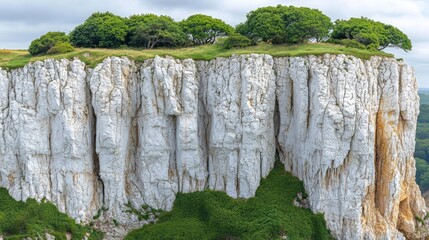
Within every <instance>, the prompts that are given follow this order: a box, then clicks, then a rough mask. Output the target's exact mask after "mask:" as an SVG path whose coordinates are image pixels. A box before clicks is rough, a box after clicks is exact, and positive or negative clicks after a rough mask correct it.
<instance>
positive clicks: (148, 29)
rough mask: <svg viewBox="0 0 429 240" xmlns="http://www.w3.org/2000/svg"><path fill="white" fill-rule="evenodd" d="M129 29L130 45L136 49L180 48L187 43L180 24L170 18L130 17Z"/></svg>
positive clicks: (153, 15)
mask: <svg viewBox="0 0 429 240" xmlns="http://www.w3.org/2000/svg"><path fill="white" fill-rule="evenodd" d="M128 27H129V34H128V37H127V38H128V39H129V42H128V45H130V46H134V47H145V48H149V49H152V48H154V47H156V46H158V45H166V46H180V45H183V44H185V43H186V41H187V39H186V35H185V33H184V32H183V31H182V29H181V28H180V27H179V24H178V23H176V22H175V21H174V20H173V19H172V18H171V17H168V16H157V15H155V14H146V15H134V16H131V17H130V19H129V21H128Z"/></svg>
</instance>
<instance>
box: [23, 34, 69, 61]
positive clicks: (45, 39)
mask: <svg viewBox="0 0 429 240" xmlns="http://www.w3.org/2000/svg"><path fill="white" fill-rule="evenodd" d="M68 42H69V38H68V36H67V35H66V34H65V33H63V32H48V33H46V34H45V35H43V36H41V37H40V38H38V39H35V40H34V41H32V42H31V44H30V47H29V48H28V51H29V52H30V54H31V55H33V56H34V55H39V54H45V53H47V52H48V51H49V50H50V49H51V48H52V47H53V46H55V45H56V44H60V43H68Z"/></svg>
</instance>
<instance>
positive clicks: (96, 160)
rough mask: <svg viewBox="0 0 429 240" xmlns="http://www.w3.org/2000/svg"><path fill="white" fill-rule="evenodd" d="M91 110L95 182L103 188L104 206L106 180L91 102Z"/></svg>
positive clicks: (102, 200)
mask: <svg viewBox="0 0 429 240" xmlns="http://www.w3.org/2000/svg"><path fill="white" fill-rule="evenodd" d="M89 96H90V98H89V99H90V100H89V102H91V99H92V95H91V93H90V94H89ZM90 110H91V113H90V114H91V116H92V117H91V119H92V120H93V122H92V139H91V145H92V147H91V149H92V159H93V173H94V176H95V178H96V180H97V182H95V183H94V184H95V186H94V187H95V189H97V190H101V192H100V193H99V194H101V196H100V197H101V204H102V206H104V205H105V204H106V202H105V196H106V195H105V189H104V181H103V179H102V178H101V175H100V158H99V155H98V153H97V115H96V114H95V110H94V107H93V106H92V104H90Z"/></svg>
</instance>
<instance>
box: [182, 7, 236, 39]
mask: <svg viewBox="0 0 429 240" xmlns="http://www.w3.org/2000/svg"><path fill="white" fill-rule="evenodd" d="M180 25H181V26H182V29H183V31H184V32H185V33H186V34H187V35H188V36H189V38H190V40H191V41H192V42H193V43H194V44H196V45H202V44H211V43H214V42H215V41H216V38H217V37H221V36H228V35H230V34H232V33H234V28H233V27H231V26H230V25H228V24H226V23H225V22H224V21H222V20H220V19H217V18H212V17H210V16H207V15H203V14H196V15H192V16H190V17H188V18H187V19H186V20H183V21H182V22H181V23H180Z"/></svg>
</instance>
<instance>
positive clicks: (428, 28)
mask: <svg viewBox="0 0 429 240" xmlns="http://www.w3.org/2000/svg"><path fill="white" fill-rule="evenodd" d="M278 4H282V5H293V6H305V7H311V8H317V9H319V10H321V11H322V12H324V13H325V14H326V15H328V16H329V17H330V18H331V19H332V20H333V21H334V20H336V19H349V18H350V17H361V16H364V17H368V18H371V19H374V20H377V21H381V22H384V23H387V24H391V25H394V26H396V27H398V28H399V29H400V30H401V31H403V32H404V33H405V34H407V35H408V36H409V37H410V39H411V41H412V43H413V50H412V51H411V52H407V53H406V52H404V51H402V50H399V49H387V50H386V51H387V52H391V53H394V54H395V56H396V57H397V58H403V59H404V60H405V61H406V62H407V63H408V64H410V65H412V66H413V67H414V68H415V70H416V76H417V80H418V82H419V86H420V87H421V88H429V2H428V3H427V2H426V1H425V0H122V1H120V0H14V1H10V0H0V6H1V8H0V49H26V48H28V46H29V45H30V43H31V41H32V40H34V39H36V38H38V37H40V36H41V35H43V34H45V33H46V32H49V31H62V32H67V33H68V32H69V31H71V30H72V29H73V28H74V27H75V26H77V25H79V24H81V23H83V22H84V21H85V19H86V18H88V17H89V16H90V15H91V14H92V13H94V12H105V11H109V12H112V13H114V14H117V15H120V16H123V17H128V16H130V15H133V14H142V13H155V14H161V15H169V16H171V17H173V18H174V19H176V20H182V19H184V18H186V17H188V16H190V15H192V14H196V13H203V14H207V15H210V16H213V17H215V18H220V19H222V20H224V21H225V22H226V23H228V24H231V25H233V26H235V25H237V24H238V23H240V22H243V21H245V19H246V13H248V12H250V11H251V10H254V9H256V8H259V7H264V6H275V5H278Z"/></svg>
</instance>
